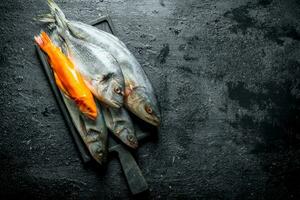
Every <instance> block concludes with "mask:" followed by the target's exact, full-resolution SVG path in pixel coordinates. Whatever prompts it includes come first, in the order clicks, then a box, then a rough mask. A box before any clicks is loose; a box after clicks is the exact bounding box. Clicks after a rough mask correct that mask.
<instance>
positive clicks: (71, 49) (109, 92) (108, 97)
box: [61, 30, 125, 108]
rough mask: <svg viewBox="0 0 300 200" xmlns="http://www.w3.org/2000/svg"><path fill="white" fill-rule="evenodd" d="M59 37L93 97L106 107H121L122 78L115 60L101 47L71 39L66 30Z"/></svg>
mask: <svg viewBox="0 0 300 200" xmlns="http://www.w3.org/2000/svg"><path fill="white" fill-rule="evenodd" d="M61 35H62V37H63V39H64V40H65V41H66V50H67V54H68V55H69V56H70V58H71V59H72V61H73V62H74V63H75V65H76V69H77V70H78V71H79V72H80V74H81V75H82V77H83V79H84V81H85V83H86V85H87V87H88V88H89V89H90V90H91V92H92V93H93V94H94V95H95V97H96V98H98V99H99V100H100V101H101V102H103V103H104V104H106V105H108V106H111V107H114V108H119V107H121V106H122V105H123V94H124V87H125V86H124V77H123V74H122V71H121V69H120V67H119V64H118V62H117V61H116V60H115V58H114V57H113V56H112V55H111V54H110V53H109V52H107V51H106V50H105V49H103V48H102V47H99V46H96V45H94V44H91V43H88V42H86V41H83V40H80V39H77V38H75V37H73V36H72V35H71V34H69V33H68V31H67V30H65V32H64V33H63V34H62V33H61Z"/></svg>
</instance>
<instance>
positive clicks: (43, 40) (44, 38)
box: [34, 31, 52, 52]
mask: <svg viewBox="0 0 300 200" xmlns="http://www.w3.org/2000/svg"><path fill="white" fill-rule="evenodd" d="M34 40H35V42H36V43H37V44H38V45H39V46H40V47H41V49H43V50H44V51H46V52H47V50H48V48H49V47H50V46H51V45H52V42H51V39H50V38H49V36H48V35H47V33H46V32H44V31H42V32H41V34H40V35H38V36H34Z"/></svg>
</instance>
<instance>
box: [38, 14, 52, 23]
mask: <svg viewBox="0 0 300 200" xmlns="http://www.w3.org/2000/svg"><path fill="white" fill-rule="evenodd" d="M33 19H34V20H35V21H39V22H43V23H55V21H56V20H55V18H54V16H53V15H52V14H51V13H48V14H42V15H38V16H37V17H34V18H33Z"/></svg>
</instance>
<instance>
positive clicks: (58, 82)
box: [54, 72, 70, 98]
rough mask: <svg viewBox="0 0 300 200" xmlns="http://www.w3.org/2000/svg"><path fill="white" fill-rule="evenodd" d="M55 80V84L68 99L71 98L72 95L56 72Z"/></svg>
mask: <svg viewBox="0 0 300 200" xmlns="http://www.w3.org/2000/svg"><path fill="white" fill-rule="evenodd" d="M54 79H55V82H56V85H57V86H58V88H59V89H60V90H61V91H62V92H63V93H64V94H65V96H66V97H68V98H70V94H69V93H68V91H67V90H66V88H65V87H64V86H63V84H62V82H61V80H60V79H59V78H58V76H57V74H56V73H55V72H54Z"/></svg>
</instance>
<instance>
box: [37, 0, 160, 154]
mask: <svg viewBox="0 0 300 200" xmlns="http://www.w3.org/2000/svg"><path fill="white" fill-rule="evenodd" d="M48 5H49V8H50V13H49V14H46V15H44V16H41V17H40V18H39V21H41V22H44V23H49V27H51V29H50V30H49V31H51V39H50V38H49V37H48V35H47V34H46V33H45V32H42V33H41V34H40V36H36V37H35V41H36V43H37V44H38V45H39V46H40V48H41V49H42V50H43V51H44V52H45V53H46V54H47V55H48V60H49V63H50V65H51V67H52V69H53V72H54V77H55V80H56V83H57V85H58V87H59V88H60V90H61V91H62V92H63V94H65V95H66V96H67V97H68V98H69V99H71V100H73V101H74V102H75V104H76V105H77V107H78V109H79V111H80V112H81V113H82V114H83V115H85V116H87V118H89V120H96V118H97V116H98V115H99V114H100V115H101V116H103V117H104V121H105V125H106V127H107V128H108V129H109V130H110V131H111V132H112V133H113V134H114V135H115V136H116V137H117V138H119V139H120V141H122V142H123V143H124V144H126V145H127V146H129V147H131V148H134V149H135V148H137V147H138V141H137V138H136V135H135V131H134V125H133V122H132V120H131V117H130V115H129V113H128V111H130V112H132V113H133V114H134V115H136V116H137V117H139V118H140V119H142V120H144V121H146V122H148V123H150V124H152V125H154V126H159V124H160V111H159V109H158V106H157V100H156V97H155V94H154V90H153V88H152V85H151V83H150V81H149V79H148V77H147V76H146V74H145V72H144V70H143V69H142V67H141V65H140V64H139V62H138V61H137V60H136V58H135V57H134V56H133V54H132V53H131V52H130V51H129V50H128V48H127V47H126V45H125V44H124V43H123V42H122V41H120V40H119V39H118V38H117V37H115V36H114V35H112V34H110V33H107V32H105V31H101V30H99V29H97V28H95V27H93V26H91V25H88V24H85V23H82V22H78V21H72V20H68V19H67V18H66V17H65V15H64V13H63V12H62V10H61V9H60V8H59V7H58V5H57V4H56V3H55V2H54V1H53V0H48ZM47 44H49V45H47ZM48 46H49V47H48ZM93 96H94V97H95V98H96V99H97V100H98V101H99V102H100V104H101V106H98V109H97V106H96V104H95V102H94V97H93ZM100 107H101V108H100ZM98 112H99V113H98Z"/></svg>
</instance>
